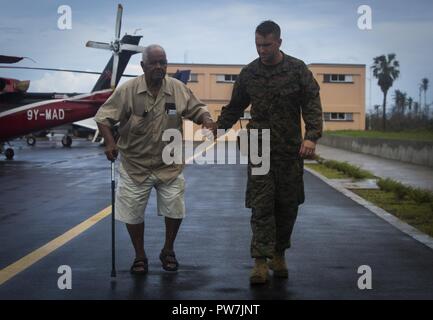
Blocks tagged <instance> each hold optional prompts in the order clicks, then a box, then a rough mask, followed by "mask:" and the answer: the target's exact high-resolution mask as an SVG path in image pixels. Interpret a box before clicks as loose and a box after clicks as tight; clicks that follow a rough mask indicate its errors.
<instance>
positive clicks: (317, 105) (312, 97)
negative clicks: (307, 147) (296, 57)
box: [301, 64, 323, 142]
mask: <svg viewBox="0 0 433 320" xmlns="http://www.w3.org/2000/svg"><path fill="white" fill-rule="evenodd" d="M301 85H302V91H303V92H302V99H301V111H302V118H303V119H304V123H305V139H306V140H311V141H314V142H316V141H317V140H318V139H319V138H320V137H321V136H322V130H323V129H322V126H323V123H322V103H321V102H320V93H319V92H320V87H319V84H318V83H317V81H316V79H314V77H313V74H312V72H311V71H310V70H309V69H308V67H307V66H306V65H305V64H304V66H303V68H302V71H301Z"/></svg>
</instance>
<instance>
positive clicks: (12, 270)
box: [0, 206, 111, 285]
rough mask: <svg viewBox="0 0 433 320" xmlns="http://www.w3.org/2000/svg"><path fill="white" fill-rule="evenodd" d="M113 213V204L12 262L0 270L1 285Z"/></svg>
mask: <svg viewBox="0 0 433 320" xmlns="http://www.w3.org/2000/svg"><path fill="white" fill-rule="evenodd" d="M109 214H111V206H109V207H107V208H105V209H103V210H101V211H99V212H98V213H97V214H95V215H94V216H92V217H90V218H89V219H87V220H85V221H83V222H81V223H80V224H79V225H77V226H75V227H74V228H72V229H70V230H69V231H67V232H65V233H64V234H62V235H61V236H59V237H57V238H55V239H54V240H51V241H50V242H48V243H47V244H45V245H44V246H42V247H40V248H39V249H36V250H35V251H33V252H31V253H29V254H28V255H26V256H25V257H23V258H21V259H20V260H18V261H16V262H14V263H12V264H10V265H9V266H7V267H6V268H4V269H2V270H0V285H2V284H3V283H5V282H6V281H8V280H9V279H11V278H12V277H14V276H16V275H17V274H18V273H20V272H21V271H24V270H25V269H27V268H28V267H30V266H31V265H32V264H34V263H36V262H38V261H39V260H41V259H42V258H44V257H46V256H47V255H49V254H50V253H51V252H53V251H54V250H56V249H58V248H59V247H61V246H63V245H64V244H65V243H67V242H69V241H71V240H72V239H74V238H75V237H76V236H78V235H79V234H81V233H83V232H84V231H86V230H87V229H89V228H90V227H91V226H93V225H94V224H96V223H98V222H99V221H101V220H102V219H104V218H105V217H106V216H108V215H109Z"/></svg>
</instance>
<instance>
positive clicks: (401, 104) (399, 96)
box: [394, 89, 407, 115]
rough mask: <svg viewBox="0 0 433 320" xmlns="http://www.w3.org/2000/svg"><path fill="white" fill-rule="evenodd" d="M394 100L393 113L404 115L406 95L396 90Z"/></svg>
mask: <svg viewBox="0 0 433 320" xmlns="http://www.w3.org/2000/svg"><path fill="white" fill-rule="evenodd" d="M394 100H395V112H396V113H402V114H403V115H404V113H405V108H406V104H407V93H405V92H402V91H400V90H398V89H397V90H395V91H394Z"/></svg>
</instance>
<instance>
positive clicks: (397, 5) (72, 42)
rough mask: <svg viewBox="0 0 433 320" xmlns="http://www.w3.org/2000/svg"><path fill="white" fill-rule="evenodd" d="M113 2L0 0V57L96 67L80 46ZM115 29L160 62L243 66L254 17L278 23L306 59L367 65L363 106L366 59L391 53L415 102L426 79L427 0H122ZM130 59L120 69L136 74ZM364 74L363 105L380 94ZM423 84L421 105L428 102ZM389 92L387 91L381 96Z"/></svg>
mask: <svg viewBox="0 0 433 320" xmlns="http://www.w3.org/2000/svg"><path fill="white" fill-rule="evenodd" d="M117 3H119V1H112V0H99V1H93V0H92V1H91V0H87V1H68V0H63V1H48V0H38V1H21V0H14V1H10V0H7V1H5V0H0V4H1V5H0V8H1V10H0V54H5V55H16V56H28V57H31V58H32V59H34V60H35V61H37V63H33V62H31V61H22V62H20V63H18V64H17V65H18V66H37V67H52V68H74V69H82V70H92V71H101V70H102V69H103V68H104V66H105V64H106V62H107V61H108V59H109V57H110V53H109V52H108V51H105V50H97V49H91V48H86V47H85V46H84V45H85V43H86V41H87V40H94V41H102V42H109V41H111V40H113V38H114V25H115V16H116V10H117ZM121 3H122V4H123V7H124V11H123V25H122V34H123V33H125V32H126V33H128V34H133V33H134V31H136V29H140V30H138V31H136V32H137V34H140V35H143V38H142V40H141V42H140V44H141V45H148V44H151V43H159V44H161V45H162V46H163V47H164V48H165V49H166V52H167V56H168V59H169V62H188V63H191V62H193V63H226V64H247V63H248V62H250V61H252V60H253V59H255V58H256V56H257V53H256V51H255V46H254V29H255V27H256V25H257V24H259V23H260V22H261V21H263V20H267V19H271V20H274V21H276V22H277V23H278V24H279V25H280V26H281V29H282V39H283V44H282V50H283V51H284V52H285V53H287V54H289V55H292V56H295V57H297V58H300V59H302V60H304V61H305V62H306V63H314V62H316V63H320V62H326V63H357V64H366V65H367V81H366V89H367V95H366V104H367V108H369V105H370V95H369V79H368V78H369V69H368V67H369V66H370V65H371V63H372V59H373V57H375V56H378V55H381V54H387V53H395V54H396V55H397V59H398V60H399V61H400V65H401V68H400V70H401V74H400V79H398V80H397V81H396V82H395V84H394V86H393V88H391V90H392V91H394V90H395V89H400V90H402V91H404V92H407V93H408V95H409V96H412V97H413V98H414V99H415V101H418V86H419V83H420V81H421V79H422V78H424V77H426V78H429V80H430V82H432V81H433V63H432V61H431V57H432V56H433V32H432V31H433V1H431V0H412V1H402V0H394V1H391V0H375V1H363V0H360V1H354V0H313V1H308V0H303V1H300V0H299V1H298V0H285V1H283V0H281V1H278V0H277V1H275V0H270V1H246V0H238V1H235V0H231V1H228V0H219V1H204V0H201V1H195V0H184V1H175V0H170V1H169V0H167V1H164V0H158V1H133V0H128V1H123V2H121ZM60 5H69V6H70V7H71V10H72V29H70V30H60V29H59V28H58V23H57V22H58V19H59V17H60V14H58V12H57V10H58V7H59V6H60ZM361 5H368V6H370V8H371V10H372V29H371V30H360V29H359V28H358V18H359V16H360V14H358V12H357V10H358V7H359V6H361ZM139 60H140V59H139V56H138V55H136V56H135V57H133V59H131V62H130V65H129V66H128V69H127V72H128V73H137V72H139V70H140V69H139ZM0 76H2V77H14V78H18V79H22V80H25V79H29V80H32V82H31V87H30V89H31V91H63V92H87V91H89V90H90V89H91V88H92V86H93V84H94V82H95V76H92V75H82V74H70V73H54V72H44V71H11V70H5V69H1V70H0ZM376 82H377V81H376V80H375V79H373V82H372V88H373V90H372V95H371V105H374V104H381V101H382V94H381V91H380V89H379V87H378V86H377V83H376ZM432 91H433V90H432V89H431V88H430V89H429V91H428V94H427V102H428V103H431V102H432V100H433V99H432V97H433V95H432ZM390 98H391V97H390Z"/></svg>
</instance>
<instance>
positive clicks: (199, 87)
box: [168, 63, 365, 139]
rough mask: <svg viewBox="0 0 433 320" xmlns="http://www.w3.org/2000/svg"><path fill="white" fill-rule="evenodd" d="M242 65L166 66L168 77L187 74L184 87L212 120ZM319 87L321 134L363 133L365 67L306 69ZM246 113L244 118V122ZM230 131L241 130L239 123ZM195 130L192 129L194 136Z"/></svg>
mask: <svg viewBox="0 0 433 320" xmlns="http://www.w3.org/2000/svg"><path fill="white" fill-rule="evenodd" d="M242 67H243V65H224V64H169V66H168V73H169V74H174V73H175V72H176V71H177V70H191V75H190V79H189V82H188V87H190V88H191V90H192V91H193V92H194V94H195V95H196V96H197V97H198V98H199V99H200V100H202V101H203V102H204V103H206V104H207V105H208V107H209V110H210V112H211V114H212V117H213V118H214V120H216V119H217V118H218V116H219V114H220V112H221V108H222V107H223V106H224V105H226V104H227V103H228V102H229V100H230V96H231V92H232V88H233V83H234V82H235V80H236V78H237V75H238V74H239V72H240V70H241V69H242ZM308 67H309V68H310V70H311V71H312V72H313V75H314V77H315V78H316V80H317V82H318V83H319V85H320V88H321V90H320V96H321V100H322V105H323V121H324V122H323V125H324V130H342V129H351V130H364V129H365V65H361V64H326V63H313V64H310V65H308ZM248 116H249V111H248V109H247V110H246V112H245V118H248ZM241 121H242V123H237V124H236V126H235V127H234V128H235V129H238V128H239V127H240V125H242V127H244V126H245V124H246V123H247V120H241ZM190 127H191V124H188V125H186V126H185V138H186V139H193V132H192V131H191V130H188V128H190ZM197 128H198V126H195V125H194V127H193V130H194V132H195V131H196V129H197Z"/></svg>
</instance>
